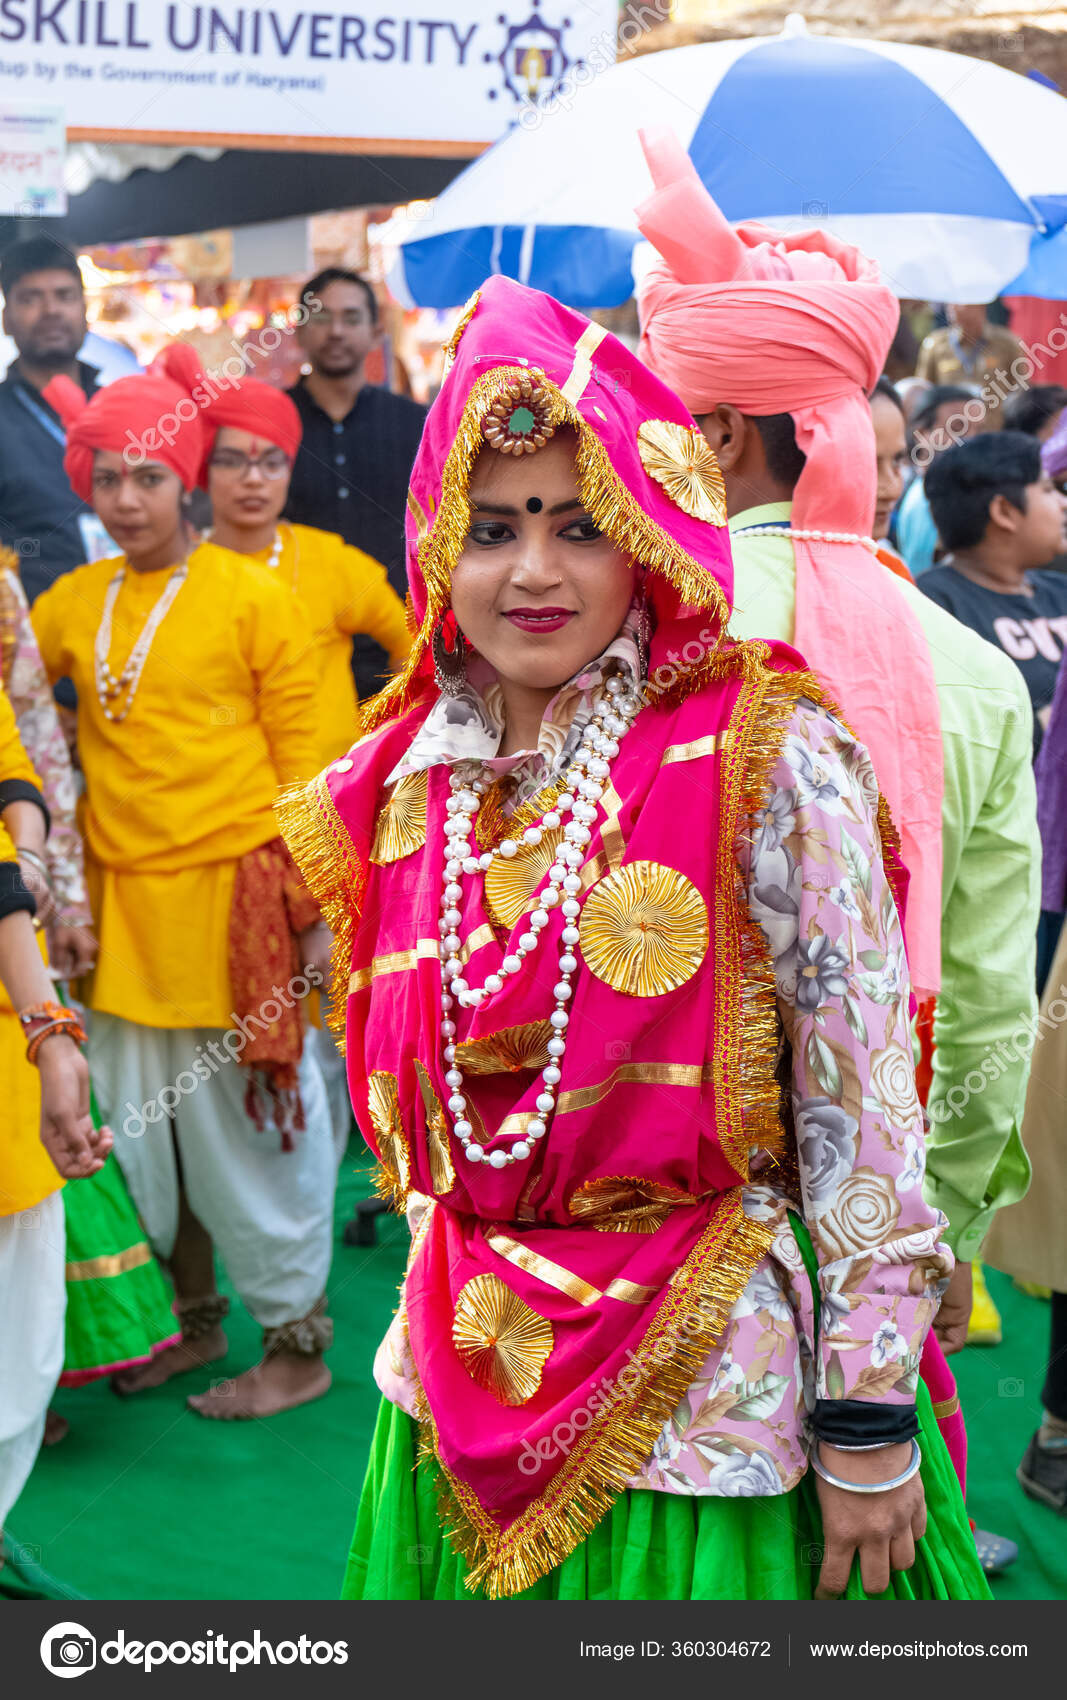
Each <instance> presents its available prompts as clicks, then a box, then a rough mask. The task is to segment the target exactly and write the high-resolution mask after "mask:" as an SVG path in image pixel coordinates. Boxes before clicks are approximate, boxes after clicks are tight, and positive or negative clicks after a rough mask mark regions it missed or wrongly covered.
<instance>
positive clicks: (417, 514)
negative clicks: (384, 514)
mask: <svg viewBox="0 0 1067 1700" xmlns="http://www.w3.org/2000/svg"><path fill="white" fill-rule="evenodd" d="M408 513H409V514H410V515H411V517H412V519H413V520H414V521H415V530H416V532H417V533H418V538H419V542H420V543H421V542H422V540H423V538H424V537H425V536H426V533H427V532H428V531H429V529H430V522H429V520H428V519H427V518H426V515H425V514H424V512H423V510H422V507H421V504H420V502H419V499H418V497H417V496H416V494H415V492H414V490H409V491H408Z"/></svg>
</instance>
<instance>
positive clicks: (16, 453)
mask: <svg viewBox="0 0 1067 1700" xmlns="http://www.w3.org/2000/svg"><path fill="white" fill-rule="evenodd" d="M78 377H79V379H80V381H81V386H82V388H83V390H84V391H85V393H86V395H89V396H91V395H93V394H95V392H96V389H97V387H98V386H97V383H96V368H95V367H93V366H87V365H86V364H85V362H84V361H79V362H78ZM46 420H47V421H49V422H51V426H52V428H51V429H49V427H48V425H47V424H46V423H45V421H46ZM65 452H66V442H65V433H64V431H63V427H62V425H61V424H60V422H59V416H58V414H56V413H55V412H54V410H53V409H52V408H51V407H49V405H48V403H47V402H46V401H45V400H44V397H43V396H42V395H41V392H40V390H37V389H35V388H34V387H33V385H32V384H28V383H26V381H25V380H24V379H23V378H20V377H19V375H18V367H17V364H16V365H13V366H12V367H11V369H10V370H9V372H8V375H7V377H6V378H5V379H4V381H3V383H0V544H3V545H4V547H5V548H8V549H13V550H14V551H15V553H16V555H17V556H18V557H19V574H20V577H21V579H22V583H23V587H24V589H25V591H26V596H27V598H28V600H29V601H30V602H33V601H34V599H35V598H36V597H38V596H40V594H41V592H42V590H47V588H48V586H49V585H50V584H54V583H55V581H56V579H57V578H61V577H62V575H63V574H64V573H69V572H70V571H71V569H72V567H78V566H81V564H82V562H83V561H85V560H87V559H88V551H87V550H86V547H85V543H84V541H83V539H82V533H81V529H80V527H79V524H78V518H79V515H81V514H88V513H91V511H92V510H91V509H90V508H89V507H87V506H86V504H85V503H84V502H81V501H79V500H78V498H77V496H76V495H75V494H74V492H73V490H72V489H71V487H70V484H69V482H68V479H67V475H66V473H65V472H64V471H63V456H64V453H65Z"/></svg>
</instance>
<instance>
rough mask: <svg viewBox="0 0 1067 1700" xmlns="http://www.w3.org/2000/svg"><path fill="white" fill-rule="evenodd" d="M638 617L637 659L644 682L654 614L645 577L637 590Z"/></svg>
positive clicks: (635, 635) (636, 624) (636, 630)
mask: <svg viewBox="0 0 1067 1700" xmlns="http://www.w3.org/2000/svg"><path fill="white" fill-rule="evenodd" d="M636 600H637V609H636V612H637V619H636V622H635V630H634V638H635V641H636V643H637V659H638V662H639V664H640V668H641V679H642V682H643V681H644V680H645V679H647V678H648V655H649V647H650V645H651V642H652V614H651V611H650V609H649V605H648V588H647V585H646V582H645V579H644V577H642V579H641V584H640V588H639V589H638V592H637V599H636Z"/></svg>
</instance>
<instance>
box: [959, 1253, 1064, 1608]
mask: <svg viewBox="0 0 1067 1700" xmlns="http://www.w3.org/2000/svg"><path fill="white" fill-rule="evenodd" d="M986 1280H987V1282H988V1284H989V1291H990V1293H991V1295H992V1298H993V1301H994V1303H995V1304H996V1306H997V1309H998V1310H999V1311H1000V1314H1001V1317H1002V1318H1003V1322H1004V1340H1003V1343H1002V1344H1001V1345H999V1346H968V1347H966V1348H965V1349H964V1350H963V1351H962V1352H960V1353H958V1354H957V1355H956V1356H955V1357H954V1358H952V1360H951V1366H952V1370H953V1373H954V1374H955V1376H956V1380H957V1382H958V1384H959V1389H960V1398H961V1400H962V1402H963V1412H964V1416H965V1417H966V1419H967V1438H968V1460H967V1506H968V1510H969V1511H970V1513H971V1516H972V1517H973V1518H974V1521H975V1522H976V1523H977V1525H978V1527H979V1528H980V1529H989V1530H992V1531H993V1532H994V1533H995V1534H998V1535H1007V1536H1008V1537H1009V1538H1010V1539H1011V1540H1013V1541H1017V1542H1018V1543H1019V1558H1018V1562H1017V1563H1016V1564H1015V1565H1014V1566H1013V1567H1012V1569H1010V1570H1008V1571H1006V1572H1005V1574H1004V1575H1003V1576H998V1577H994V1578H993V1580H992V1582H991V1584H990V1585H991V1587H992V1589H993V1592H994V1594H995V1595H996V1596H997V1598H998V1599H1000V1600H1067V1520H1065V1519H1064V1518H1062V1517H1058V1516H1057V1515H1056V1513H1055V1512H1054V1511H1050V1510H1049V1509H1048V1507H1047V1506H1044V1505H1038V1504H1035V1502H1034V1501H1033V1500H1032V1499H1027V1497H1026V1495H1025V1494H1024V1493H1023V1490H1022V1488H1021V1487H1020V1486H1019V1484H1018V1482H1017V1481H1016V1479H1015V1471H1016V1468H1017V1466H1018V1464H1019V1461H1020V1459H1021V1458H1022V1455H1023V1453H1024V1452H1025V1450H1026V1446H1027V1442H1028V1441H1029V1439H1030V1436H1031V1435H1032V1434H1033V1432H1034V1429H1035V1428H1036V1427H1037V1424H1038V1421H1039V1420H1040V1415H1041V1388H1042V1386H1043V1384H1044V1380H1045V1365H1046V1363H1047V1362H1048V1348H1049V1307H1048V1304H1047V1302H1046V1301H1044V1300H1042V1299H1032V1298H1029V1297H1027V1295H1026V1294H1025V1293H1020V1292H1019V1291H1018V1289H1017V1288H1016V1287H1015V1285H1014V1284H1013V1283H1012V1282H1011V1281H1010V1280H1009V1279H1008V1277H1007V1276H1006V1275H1001V1274H1000V1273H999V1272H998V1271H997V1270H995V1269H988V1268H987V1269H986Z"/></svg>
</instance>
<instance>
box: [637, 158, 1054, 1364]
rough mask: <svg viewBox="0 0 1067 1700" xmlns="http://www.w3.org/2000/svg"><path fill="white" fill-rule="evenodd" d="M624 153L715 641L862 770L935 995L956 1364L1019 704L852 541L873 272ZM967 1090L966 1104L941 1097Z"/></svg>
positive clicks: (1006, 1144) (931, 1166) (934, 1158)
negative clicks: (713, 606)
mask: <svg viewBox="0 0 1067 1700" xmlns="http://www.w3.org/2000/svg"><path fill="white" fill-rule="evenodd" d="M642 140H643V145H644V148H645V154H646V158H647V159H648V163H649V167H650V170H651V172H652V177H653V181H654V183H655V186H656V188H655V193H654V194H653V195H652V196H651V197H650V198H649V199H648V200H647V201H646V202H645V203H644V205H643V206H642V207H640V208H639V209H638V222H639V224H640V228H641V230H642V232H643V233H644V235H645V236H646V237H647V238H648V240H649V241H650V242H651V243H652V244H653V245H654V247H655V248H656V249H657V250H658V252H659V254H660V256H661V259H660V261H659V262H657V263H656V265H655V266H654V267H653V268H652V269H651V270H650V272H649V273H648V274H647V276H646V278H645V280H644V283H643V286H642V287H641V289H640V291H639V295H638V307H639V310H640V314H641V326H642V333H643V335H642V343H641V348H640V353H641V355H642V357H643V358H644V359H645V360H646V361H647V363H648V364H649V365H650V366H651V367H652V370H653V371H654V372H656V373H657V375H658V376H660V377H662V378H663V379H664V380H665V381H666V382H667V383H668V384H670V386H671V387H672V388H673V389H675V390H676V391H677V392H678V394H679V395H680V396H681V398H682V400H683V401H684V402H685V403H686V405H687V406H688V407H689V409H690V411H691V412H692V413H694V414H695V416H696V417H697V420H698V422H699V424H700V426H701V429H702V430H703V432H704V435H705V436H706V437H707V439H708V441H709V443H710V444H711V446H712V448H713V449H715V451H716V453H717V455H718V457H719V461H720V464H721V467H722V472H723V476H724V479H725V484H726V497H727V505H728V507H729V510H730V514H731V520H730V530H731V534H732V537H731V541H732V547H733V556H734V575H735V578H734V582H735V591H734V604H735V606H734V616H733V619H732V621H731V628H730V629H731V631H732V632H733V634H734V635H735V636H737V637H757V636H759V637H767V638H780V639H785V640H786V641H788V642H792V643H795V644H796V647H797V648H798V649H799V650H800V651H801V652H802V653H803V654H804V656H805V657H806V659H807V661H808V662H809V664H810V665H811V666H812V668H813V669H814V670H815V671H816V672H817V673H818V674H819V675H820V676H821V677H822V678H823V679H824V680H825V682H826V684H827V686H828V688H829V689H830V690H831V691H832V693H833V694H834V695H835V696H836V698H837V700H838V702H839V703H840V706H841V709H842V711H843V713H844V715H845V717H846V718H847V720H848V721H849V722H850V724H851V725H852V727H853V728H854V730H855V731H856V732H857V733H858V735H859V736H860V737H861V738H862V739H863V740H864V742H865V743H866V744H867V746H868V748H869V749H870V752H871V756H872V760H873V763H874V767H875V771H876V772H877V774H878V778H879V782H880V784H881V786H882V788H883V790H884V792H885V794H886V796H887V798H888V799H889V802H890V805H891V807H892V810H893V813H894V815H895V818H896V821H897V825H898V827H899V828H900V833H901V838H902V842H903V851H904V859H905V861H906V862H907V863H908V865H909V868H910V873H911V885H910V890H909V901H908V916H907V943H908V954H909V958H910V961H911V967H912V974H913V979H914V982H915V984H916V987H917V988H920V989H921V991H925V992H927V993H933V992H935V991H936V990H937V989H938V987H939V986H940V988H941V996H940V998H939V1001H938V1006H937V1016H936V1023H935V1037H936V1044H937V1051H936V1056H935V1060H934V1072H933V1083H932V1086H931V1090H930V1094H929V1100H928V1109H929V1114H930V1117H931V1120H932V1124H933V1125H932V1128H931V1132H930V1135H929V1139H928V1145H927V1155H928V1173H927V1176H926V1181H925V1190H926V1193H927V1197H928V1199H929V1201H930V1202H931V1203H934V1204H937V1205H939V1206H940V1207H941V1208H942V1209H943V1210H944V1211H945V1213H946V1215H947V1216H948V1217H949V1229H948V1231H947V1233H946V1238H947V1239H948V1241H949V1243H950V1244H951V1245H952V1247H953V1250H954V1251H955V1252H956V1254H957V1260H958V1262H957V1273H956V1275H955V1276H954V1277H953V1283H952V1286H951V1287H950V1289H949V1292H948V1294H946V1296H945V1299H944V1300H943V1301H942V1307H941V1314H940V1317H939V1328H940V1330H941V1335H942V1338H943V1339H944V1341H945V1343H946V1345H947V1346H948V1349H949V1350H955V1349H956V1348H957V1347H958V1345H960V1344H962V1338H963V1334H964V1331H965V1327H966V1320H967V1316H968V1315H969V1310H970V1261H969V1260H971V1259H973V1258H974V1257H975V1256H976V1254H977V1252H978V1251H979V1248H980V1246H981V1243H982V1240H983V1239H984V1237H985V1234H986V1233H987V1232H988V1230H989V1227H990V1224H991V1222H992V1219H993V1215H994V1213H995V1210H996V1209H997V1207H998V1206H1000V1205H1006V1204H1010V1203H1013V1202H1014V1201H1015V1200H1016V1199H1018V1198H1020V1197H1021V1196H1022V1194H1023V1193H1024V1192H1025V1190H1026V1185H1027V1180H1028V1168H1029V1165H1028V1163H1027V1159H1026V1155H1025V1151H1024V1149H1023V1146H1022V1142H1021V1140H1020V1137H1019V1121H1020V1119H1021V1112H1022V1104H1023V1100H1024V1098H1025V1091H1026V1079H1027V1074H1028V1070H1029V1055H1028V1049H1027V1047H1026V1046H1023V1047H1019V1046H1017V1045H1014V1044H1011V1045H1009V1044H1008V1040H1009V1035H1010V1034H1011V1033H1012V1032H1013V1031H1017V1029H1018V1026H1019V1023H1020V1021H1021V1020H1022V1019H1023V1018H1024V1017H1025V1016H1026V1015H1027V1014H1032V1010H1033V1002H1034V989H1033V987H1034V981H1033V941H1032V937H1031V920H1032V921H1033V923H1034V925H1035V926H1036V920H1037V903H1038V890H1037V885H1038V873H1039V869H1040V850H1039V847H1038V841H1037V833H1036V818H1035V805H1034V794H1033V782H1032V776H1031V771H1030V760H1029V749H1028V745H1027V735H1028V727H1029V718H1028V705H1027V703H1026V701H1025V693H1020V691H1019V688H1018V679H1017V678H1015V679H1013V678H1012V677H1011V676H1010V673H1011V669H1010V665H1009V667H1007V668H1005V667H1003V666H1002V665H1001V663H1002V661H1003V659H1004V658H1003V657H1001V656H1000V655H998V654H997V653H996V652H995V651H994V650H993V649H992V647H991V646H990V645H988V644H984V643H982V642H981V641H979V642H977V643H976V642H974V641H973V640H974V634H972V633H971V632H969V631H968V630H967V629H966V628H964V627H961V626H960V625H959V624H958V623H957V622H954V621H952V620H949V621H947V622H946V621H944V620H938V619H934V618H931V614H932V613H933V614H936V613H937V612H938V610H937V609H936V607H932V606H931V604H930V603H929V599H928V598H924V597H923V596H922V595H921V594H920V593H918V592H917V591H916V590H915V587H914V586H913V585H910V584H906V583H904V582H903V581H901V580H900V579H899V578H895V577H894V576H893V575H892V574H891V573H890V572H889V571H888V570H887V569H886V568H885V567H884V566H883V565H882V564H881V563H880V562H879V561H878V559H877V558H876V555H875V545H874V544H873V541H872V540H871V539H869V538H868V537H867V535H866V534H867V533H868V532H869V530H870V528H871V522H872V520H873V516H874V506H875V485H876V456H875V445H874V433H873V427H872V425H871V419H870V411H869V406H868V402H867V395H868V394H869V392H870V391H871V390H872V389H873V388H874V385H875V383H876V381H877V379H878V376H879V374H880V372H881V368H882V362H883V360H884V358H885V355H886V352H887V350H888V347H889V344H890V341H891V339H892V336H893V332H894V329H895V327H896V323H897V317H898V306H897V302H896V300H895V298H894V296H893V295H892V293H891V291H890V290H889V289H888V288H886V287H885V285H883V284H882V283H881V282H880V281H879V278H878V272H877V268H876V267H875V266H874V265H873V263H872V262H870V261H869V260H867V259H866V258H865V257H864V256H863V255H862V254H861V253H859V252H858V250H856V249H855V248H850V247H848V246H847V245H845V244H843V243H841V242H838V241H836V240H835V239H834V238H833V237H832V236H830V235H829V234H828V233H826V232H824V231H818V230H813V231H806V232H804V233H802V234H800V235H795V236H786V235H783V234H782V233H780V232H777V231H774V230H770V229H767V228H766V227H763V226H760V225H756V224H750V225H743V226H741V227H740V228H739V229H738V230H736V231H735V230H733V229H731V227H730V226H729V225H728V223H727V222H726V220H725V219H724V217H723V216H722V214H721V212H720V211H719V209H718V207H717V206H716V205H715V203H714V201H713V200H712V199H711V197H710V196H709V195H708V193H707V191H706V190H705V188H704V187H703V185H702V183H701V182H700V180H699V178H698V177H697V174H696V171H695V170H694V168H693V165H692V163H691V161H690V160H689V159H688V157H687V156H686V155H685V153H684V152H683V150H682V148H681V146H680V144H679V143H678V142H677V141H676V140H675V138H674V137H673V136H671V135H670V134H669V133H657V134H655V135H648V136H645V137H643V138H642ZM1006 916H1010V917H1011V922H1010V925H1006V924H1005V917H1006ZM921 991H920V995H921ZM994 1051H995V1052H996V1054H997V1056H998V1058H1001V1057H1002V1053H1003V1054H1004V1056H1005V1057H1006V1058H1007V1060H1002V1061H1000V1062H998V1068H999V1070H1000V1072H999V1073H998V1074H997V1076H996V1079H995V1080H994V1079H990V1078H989V1074H990V1071H989V1069H988V1067H987V1068H986V1070H985V1072H984V1073H983V1072H982V1064H983V1061H984V1060H985V1059H986V1058H987V1057H988V1056H989V1055H990V1054H991V1053H993V1052H994ZM975 1076H977V1078H978V1079H979V1080H980V1081H981V1082H982V1086H981V1089H980V1090H977V1091H974V1090H968V1089H966V1088H962V1087H961V1086H960V1083H961V1082H962V1081H964V1080H965V1079H966V1080H968V1081H971V1080H973V1079H974V1078H975ZM942 1368H944V1366H943V1365H942ZM927 1369H928V1365H927V1363H926V1361H925V1360H924V1375H925V1374H926V1373H927ZM934 1396H935V1398H936V1397H937V1395H936V1393H935V1395H934Z"/></svg>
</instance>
